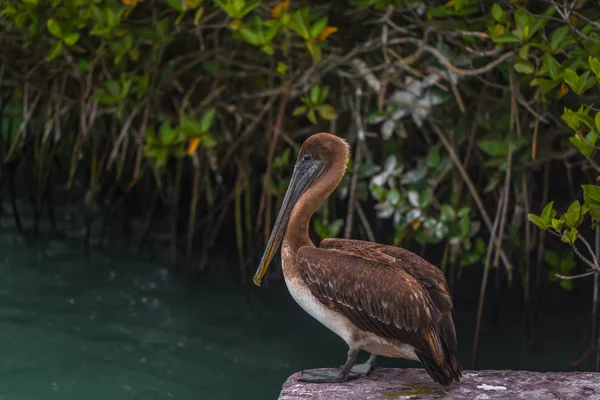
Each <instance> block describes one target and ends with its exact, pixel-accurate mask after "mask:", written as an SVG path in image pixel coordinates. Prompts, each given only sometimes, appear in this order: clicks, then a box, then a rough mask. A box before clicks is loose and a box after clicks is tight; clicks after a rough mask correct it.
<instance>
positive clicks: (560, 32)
mask: <svg viewBox="0 0 600 400" xmlns="http://www.w3.org/2000/svg"><path fill="white" fill-rule="evenodd" d="M567 33H569V26H568V25H563V26H561V27H560V28H558V29H556V30H555V31H554V32H552V37H551V39H550V48H551V49H552V51H553V52H556V51H557V50H558V49H559V47H560V44H561V43H562V41H563V40H564V39H565V36H567Z"/></svg>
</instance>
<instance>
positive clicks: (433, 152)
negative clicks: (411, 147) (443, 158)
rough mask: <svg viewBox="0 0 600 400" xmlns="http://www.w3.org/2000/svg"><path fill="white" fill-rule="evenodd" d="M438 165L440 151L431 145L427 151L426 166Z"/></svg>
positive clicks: (433, 166) (434, 167)
mask: <svg viewBox="0 0 600 400" xmlns="http://www.w3.org/2000/svg"><path fill="white" fill-rule="evenodd" d="M439 165H440V152H439V150H438V149H437V147H432V148H431V149H430V150H429V152H428V153H427V168H429V169H436V168H437V167H438V166H439Z"/></svg>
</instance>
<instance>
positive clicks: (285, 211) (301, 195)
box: [253, 133, 350, 286]
mask: <svg viewBox="0 0 600 400" xmlns="http://www.w3.org/2000/svg"><path fill="white" fill-rule="evenodd" d="M349 157H350V146H349V145H348V143H347V142H346V141H345V140H343V139H341V138H339V137H337V136H334V135H332V134H330V133H317V134H315V135H312V136H310V137H309V138H308V139H306V140H305V141H304V143H303V144H302V147H301V148H300V153H299V154H298V160H297V161H296V165H295V167H294V172H293V173H292V178H291V180H290V184H289V186H288V189H287V192H286V193H285V197H284V198H283V203H282V204H281V209H280V210H279V214H278V215H277V219H276V220H275V226H274V227H273V230H272V231H271V236H270V237H269V241H268V242H267V247H266V249H265V252H264V254H263V256H262V260H261V261H260V265H259V267H258V269H257V271H256V274H255V275H254V280H253V281H254V284H255V285H257V286H260V283H261V280H262V278H263V277H264V276H265V274H266V272H267V268H268V267H269V264H270V263H271V260H272V259H273V256H274V255H275V253H276V252H277V250H278V249H279V246H280V245H281V242H282V240H283V237H284V235H285V233H286V231H287V227H288V222H289V221H290V216H291V215H292V211H293V209H294V207H295V206H296V205H297V204H301V203H302V202H304V201H312V202H314V203H315V204H314V208H313V210H314V209H315V208H316V207H317V206H318V205H319V203H321V201H323V200H324V199H325V198H326V197H327V196H329V195H330V194H331V192H332V191H333V190H334V189H335V188H336V187H337V185H339V183H340V181H341V179H342V177H343V176H344V173H345V172H346V165H347V164H348V159H349ZM311 188H314V189H320V190H317V191H316V192H315V194H316V196H314V197H313V196H310V198H309V196H306V195H305V194H307V193H308V192H309V191H310V190H309V189H311Z"/></svg>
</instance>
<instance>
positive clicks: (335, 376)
mask: <svg viewBox="0 0 600 400" xmlns="http://www.w3.org/2000/svg"><path fill="white" fill-rule="evenodd" d="M356 356H358V349H352V348H351V349H348V358H347V359H346V363H345V364H344V367H343V368H342V370H341V371H340V372H339V373H336V372H334V371H307V372H303V373H302V376H301V377H300V379H298V380H299V381H300V382H308V383H337V382H346V381H348V380H350V379H356V378H358V377H359V375H350V371H351V370H352V367H353V366H354V363H355V362H356Z"/></svg>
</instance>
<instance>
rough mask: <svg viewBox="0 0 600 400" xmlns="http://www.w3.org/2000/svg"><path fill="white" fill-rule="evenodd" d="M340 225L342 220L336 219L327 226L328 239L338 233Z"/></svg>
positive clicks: (342, 223)
mask: <svg viewBox="0 0 600 400" xmlns="http://www.w3.org/2000/svg"><path fill="white" fill-rule="evenodd" d="M342 225H344V220H343V219H341V218H338V219H336V220H334V221H331V222H330V223H329V225H328V226H327V233H328V235H329V237H336V236H337V235H338V233H340V229H342Z"/></svg>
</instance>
